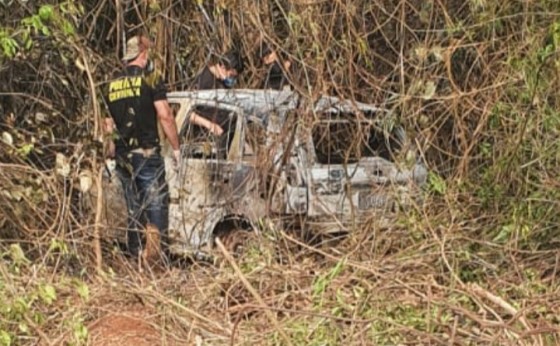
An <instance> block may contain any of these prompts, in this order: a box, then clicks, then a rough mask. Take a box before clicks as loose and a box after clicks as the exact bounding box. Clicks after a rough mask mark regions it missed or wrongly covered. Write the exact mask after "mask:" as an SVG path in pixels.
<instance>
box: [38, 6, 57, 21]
mask: <svg viewBox="0 0 560 346" xmlns="http://www.w3.org/2000/svg"><path fill="white" fill-rule="evenodd" d="M53 17H54V8H53V7H52V6H51V5H43V6H41V7H40V8H39V18H41V20H43V21H49V20H51V19H52V18H53Z"/></svg>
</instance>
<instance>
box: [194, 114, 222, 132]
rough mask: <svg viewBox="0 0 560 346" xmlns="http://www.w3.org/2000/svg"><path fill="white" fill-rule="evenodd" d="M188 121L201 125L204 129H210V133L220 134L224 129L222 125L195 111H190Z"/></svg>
mask: <svg viewBox="0 0 560 346" xmlns="http://www.w3.org/2000/svg"><path fill="white" fill-rule="evenodd" d="M189 121H190V122H191V123H193V124H195V125H198V126H202V127H204V128H206V129H208V131H210V133H212V134H215V135H216V136H221V135H222V133H224V130H223V129H222V127H221V126H220V125H218V124H216V123H214V122H212V121H210V120H208V119H206V118H205V117H203V116H200V115H198V114H197V113H195V112H192V113H191V116H190V118H189Z"/></svg>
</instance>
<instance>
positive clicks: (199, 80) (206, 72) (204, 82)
mask: <svg viewBox="0 0 560 346" xmlns="http://www.w3.org/2000/svg"><path fill="white" fill-rule="evenodd" d="M223 87H224V83H223V82H222V81H221V80H219V79H218V78H216V76H214V75H213V74H212V72H211V71H210V68H209V67H208V66H206V67H205V68H204V69H203V70H202V72H200V74H199V75H198V76H197V77H196V80H195V85H194V88H195V89H197V90H209V89H221V88H223Z"/></svg>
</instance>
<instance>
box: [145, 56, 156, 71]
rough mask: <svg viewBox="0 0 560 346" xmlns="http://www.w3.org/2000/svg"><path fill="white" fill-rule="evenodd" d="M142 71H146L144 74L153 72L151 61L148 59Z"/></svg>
mask: <svg viewBox="0 0 560 346" xmlns="http://www.w3.org/2000/svg"><path fill="white" fill-rule="evenodd" d="M144 70H145V71H146V73H152V72H154V62H153V61H152V60H151V59H148V61H147V62H146V67H144Z"/></svg>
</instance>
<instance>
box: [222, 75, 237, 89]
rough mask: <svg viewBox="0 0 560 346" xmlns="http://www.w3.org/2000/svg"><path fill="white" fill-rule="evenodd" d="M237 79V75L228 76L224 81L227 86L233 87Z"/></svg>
mask: <svg viewBox="0 0 560 346" xmlns="http://www.w3.org/2000/svg"><path fill="white" fill-rule="evenodd" d="M236 81H237V79H236V78H235V77H226V78H225V79H224V80H223V81H222V82H223V83H224V86H225V87H226V88H228V89H229V88H233V86H234V85H235V82H236Z"/></svg>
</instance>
